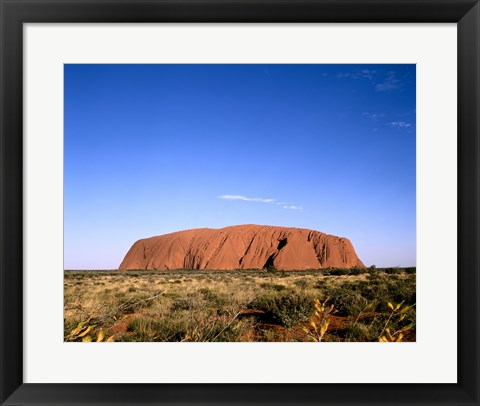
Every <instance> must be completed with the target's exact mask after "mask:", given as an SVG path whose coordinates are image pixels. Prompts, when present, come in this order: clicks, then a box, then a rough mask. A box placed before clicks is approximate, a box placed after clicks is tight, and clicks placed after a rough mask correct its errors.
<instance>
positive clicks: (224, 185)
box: [64, 65, 416, 269]
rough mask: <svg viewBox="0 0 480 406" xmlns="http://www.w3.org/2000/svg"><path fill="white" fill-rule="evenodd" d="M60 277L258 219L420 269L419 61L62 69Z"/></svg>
mask: <svg viewBox="0 0 480 406" xmlns="http://www.w3.org/2000/svg"><path fill="white" fill-rule="evenodd" d="M64 73H65V186H64V193H65V203H64V218H65V264H64V266H65V269H115V268H117V267H118V265H119V264H120V262H121V260H122V259H123V257H124V255H125V254H126V252H127V250H128V249H129V248H130V246H131V245H132V244H133V243H134V242H135V241H136V240H137V239H139V238H145V237H150V236H154V235H160V234H165V233H169V232H173V231H178V230H183V229H190V228H198V227H212V228H218V227H225V226H229V225H237V224H264V225H278V226H289V227H300V228H309V229H314V230H319V231H322V232H325V233H328V234H333V235H338V236H342V237H347V238H349V239H350V240H351V241H352V243H353V245H354V247H355V249H356V251H357V254H358V255H359V257H360V259H361V260H362V261H363V262H364V263H365V265H367V266H369V265H372V264H375V265H376V266H378V267H380V266H412V265H415V264H416V234H415V229H416V219H415V187H416V184H415V165H416V163H415V155H416V151H415V136H416V104H415V100H416V93H415V92H416V90H415V89H416V83H415V81H416V74H415V65H65V71H64Z"/></svg>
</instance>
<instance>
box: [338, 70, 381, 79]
mask: <svg viewBox="0 0 480 406" xmlns="http://www.w3.org/2000/svg"><path fill="white" fill-rule="evenodd" d="M376 73H377V71H376V70H371V69H362V70H359V71H356V72H340V73H337V79H344V78H349V79H354V80H356V79H369V80H373V79H374V77H375V74H376Z"/></svg>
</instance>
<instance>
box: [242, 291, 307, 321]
mask: <svg viewBox="0 0 480 406" xmlns="http://www.w3.org/2000/svg"><path fill="white" fill-rule="evenodd" d="M249 307H250V308H253V309H258V310H263V311H264V312H265V318H266V319H267V321H271V322H273V323H278V324H281V325H282V326H285V327H292V326H294V325H296V324H298V323H300V322H302V321H304V320H306V319H308V318H309V317H310V316H311V314H312V313H313V311H314V306H313V303H312V300H311V298H310V297H308V296H305V295H297V294H295V293H293V292H290V293H287V294H277V295H264V296H260V297H259V298H257V299H256V300H254V301H253V302H252V303H251V304H250V306H249Z"/></svg>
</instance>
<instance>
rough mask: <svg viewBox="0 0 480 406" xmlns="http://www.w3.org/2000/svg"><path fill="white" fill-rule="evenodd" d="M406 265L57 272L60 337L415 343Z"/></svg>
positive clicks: (411, 274)
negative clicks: (61, 280) (60, 276)
mask: <svg viewBox="0 0 480 406" xmlns="http://www.w3.org/2000/svg"><path fill="white" fill-rule="evenodd" d="M415 280H416V275H415V268H384V269H381V268H375V267H371V268H368V269H322V270H315V271H276V270H274V269H268V270H235V271H198V270H176V271H161V272H156V271H125V272H119V271H65V278H64V340H65V341H68V342H107V341H108V342H126V341H128V342H153V341H185V342H191V341H197V342H198V341H200V342H202V341H210V342H221V341H223V342H245V341H269V342H272V341H293V342H295V341H311V342H349V341H350V342H352V341H354V342H364V341H377V342H378V341H380V342H399V341H415V317H416V313H415V302H416V294H415V292H416V286H415Z"/></svg>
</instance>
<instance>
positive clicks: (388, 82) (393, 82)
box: [375, 71, 402, 92]
mask: <svg viewBox="0 0 480 406" xmlns="http://www.w3.org/2000/svg"><path fill="white" fill-rule="evenodd" d="M401 87H402V81H401V80H400V79H398V77H397V73H396V72H394V71H389V72H387V75H386V77H385V79H384V80H383V81H382V82H380V83H377V84H376V85H375V90H376V91H377V92H387V91H390V90H397V89H400V88H401Z"/></svg>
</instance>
